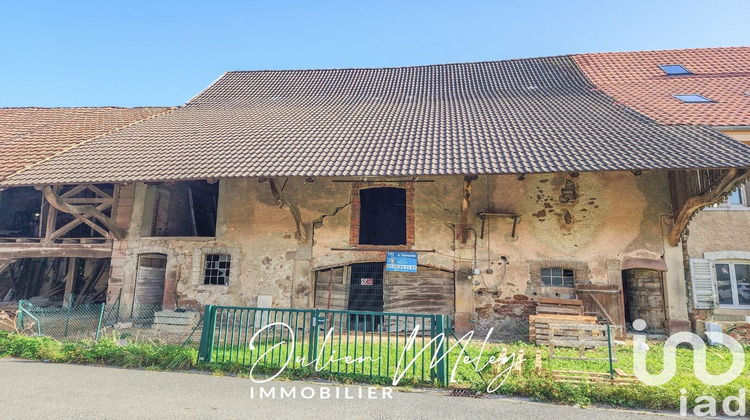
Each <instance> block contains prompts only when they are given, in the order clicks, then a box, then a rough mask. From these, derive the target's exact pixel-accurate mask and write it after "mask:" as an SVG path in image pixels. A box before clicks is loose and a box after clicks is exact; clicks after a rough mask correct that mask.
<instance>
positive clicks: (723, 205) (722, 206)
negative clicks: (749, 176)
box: [706, 185, 750, 210]
mask: <svg viewBox="0 0 750 420" xmlns="http://www.w3.org/2000/svg"><path fill="white" fill-rule="evenodd" d="M734 193H739V195H740V203H739V204H732V203H730V200H731V196H732V194H734ZM732 194H730V196H729V197H727V199H726V200H724V201H722V202H720V203H716V204H714V205H713V206H710V207H707V208H706V210H750V207H748V205H747V194H746V193H745V186H744V185H742V186H739V187H737V189H736V190H734V191H732Z"/></svg>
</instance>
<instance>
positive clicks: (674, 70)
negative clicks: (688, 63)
mask: <svg viewBox="0 0 750 420" xmlns="http://www.w3.org/2000/svg"><path fill="white" fill-rule="evenodd" d="M659 68H660V69H662V70H663V71H664V73H666V74H667V76H680V75H684V74H693V73H690V71H689V70H688V69H686V68H685V67H682V66H681V65H679V64H665V65H662V66H659Z"/></svg>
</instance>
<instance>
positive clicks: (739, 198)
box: [727, 188, 745, 206]
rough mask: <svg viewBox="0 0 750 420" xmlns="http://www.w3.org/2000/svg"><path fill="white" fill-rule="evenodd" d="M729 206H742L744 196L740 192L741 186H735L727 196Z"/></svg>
mask: <svg viewBox="0 0 750 420" xmlns="http://www.w3.org/2000/svg"><path fill="white" fill-rule="evenodd" d="M727 202H728V203H729V205H730V206H744V205H745V197H744V195H743V194H742V188H737V189H736V190H734V192H733V193H732V194H731V195H730V196H729V200H727Z"/></svg>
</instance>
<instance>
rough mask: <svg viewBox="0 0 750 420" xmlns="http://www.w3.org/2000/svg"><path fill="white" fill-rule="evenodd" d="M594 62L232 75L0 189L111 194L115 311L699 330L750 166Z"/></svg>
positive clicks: (706, 131) (503, 333) (719, 137)
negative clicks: (634, 96) (716, 222)
mask: <svg viewBox="0 0 750 420" xmlns="http://www.w3.org/2000/svg"><path fill="white" fill-rule="evenodd" d="M579 61H580V57H578V58H576V57H552V58H540V59H525V60H509V61H500V62H486V63H469V64H452V65H439V66H421V67H407V68H390V69H344V70H311V71H261V72H231V73H226V74H225V75H224V76H222V77H221V78H220V79H219V80H217V81H216V82H215V83H214V84H212V85H211V86H209V87H208V88H207V89H206V90H204V91H203V92H201V93H200V94H199V95H197V96H196V97H195V98H194V99H192V100H191V101H190V102H188V103H187V104H185V105H183V106H181V107H179V108H177V109H175V110H172V111H171V112H167V113H164V114H162V115H159V116H157V117H155V118H153V119H150V120H148V121H143V122H141V123H138V124H134V125H132V126H130V127H127V128H124V129H121V130H118V131H115V132H113V133H110V134H108V135H104V136H101V137H98V138H96V139H92V140H90V141H87V142H85V143H83V144H81V145H79V146H77V147H75V148H73V149H71V150H69V151H68V152H65V153H62V154H60V155H59V156H56V157H54V158H52V159H48V160H46V161H44V162H41V163H39V164H37V165H34V166H32V167H30V168H28V169H26V170H24V171H21V172H20V173H18V174H16V175H13V176H11V177H8V179H6V180H5V181H3V182H2V184H1V185H2V186H3V187H5V188H21V187H29V186H36V187H37V188H40V189H41V190H42V191H43V192H44V194H45V197H46V199H47V200H48V201H50V202H58V204H60V205H59V207H61V208H66V207H65V205H64V204H66V203H67V204H73V201H71V200H70V196H67V197H66V196H64V191H66V189H71V188H78V187H81V188H87V187H86V186H90V185H93V186H100V185H108V186H111V188H112V191H113V193H112V196H111V198H112V200H114V202H115V203H116V205H115V207H114V209H115V211H114V212H113V213H110V214H108V215H105V216H106V219H105V218H100V219H98V221H96V222H94V223H96V225H97V226H99V227H100V228H102V229H104V230H105V235H104V238H105V243H106V244H107V245H106V246H109V247H110V248H109V252H110V259H111V268H110V272H109V280H108V286H107V295H108V299H109V300H110V301H112V300H114V299H120V301H122V302H125V304H129V305H137V304H149V303H157V304H158V303H162V304H163V305H164V306H165V307H167V308H175V307H183V308H200V307H202V306H203V305H206V304H220V305H242V306H255V305H259V306H268V305H272V306H275V307H286V308H311V307H319V308H333V309H350V310H357V311H378V312H381V311H384V312H405V313H443V314H448V315H451V317H452V319H453V322H454V323H455V326H456V329H457V330H459V331H462V330H469V329H475V330H478V331H487V330H488V329H489V328H495V330H496V333H495V334H496V336H497V337H498V338H503V337H507V338H518V337H517V334H519V332H523V331H527V327H528V315H529V314H532V313H534V312H535V308H536V302H537V301H538V300H539V298H542V297H554V298H561V299H568V298H580V299H583V300H586V302H587V303H586V305H587V311H590V312H592V313H595V314H597V315H598V316H599V317H600V319H602V321H603V322H609V323H612V324H615V325H618V326H622V327H626V326H627V324H628V323H629V322H631V321H632V320H633V319H635V318H637V317H642V318H645V319H647V320H648V322H649V323H650V324H651V325H652V327H653V328H654V329H657V330H678V329H684V328H686V326H687V323H688V305H687V296H688V293H687V289H686V280H685V272H684V269H683V250H682V245H681V243H680V242H679V241H680V238H681V235H682V233H683V229H684V227H685V224H686V219H688V220H689V218H690V217H691V216H692V215H693V214H694V213H695V211H696V210H697V209H696V208H693V207H691V206H690V200H691V199H692V198H694V197H696V196H699V195H702V194H706V193H708V194H710V195H711V200H709V201H716V202H718V201H719V200H720V199H721V197H722V196H723V195H724V194H726V193H727V191H730V190H731V189H732V188H733V187H734V186H735V184H736V183H738V182H741V181H742V180H743V179H744V177H745V176H746V168H747V167H749V166H750V148H748V147H747V146H746V145H743V144H742V143H740V142H737V141H736V140H733V139H731V138H729V137H727V136H725V135H723V134H721V133H719V132H717V131H715V130H712V129H710V128H707V127H704V126H702V125H699V124H693V123H686V124H665V123H661V122H659V121H657V120H655V119H652V118H649V117H648V116H645V115H644V114H643V113H641V112H638V111H637V110H636V109H633V108H630V107H627V106H623V105H622V104H621V103H619V102H617V101H616V100H615V99H613V98H612V97H611V96H609V95H607V94H605V93H603V92H601V91H600V90H599V89H597V87H596V86H595V84H592V81H591V80H590V78H587V76H586V75H585V74H584V72H582V71H581V67H580V64H579ZM701 150H712V151H713V152H712V153H710V154H708V153H701V152H699V151H701ZM700 177H702V178H700ZM699 178H700V179H703V180H708V181H711V182H710V183H709V184H708V188H707V189H706V188H704V189H703V190H698V189H696V188H697V187H696V186H695V185H694V184H695V182H694V180H695V179H699ZM97 188H98V187H97ZM115 191H116V193H115ZM68 210H70V211H71V212H72V213H75V212H76V211H79V212H80V211H81V210H84V209H80V208H78V209H76V208H72V209H71V208H69V207H68ZM88 210H90V209H88ZM397 253H401V254H397ZM399 258H405V261H406V262H405V263H404V262H401V261H396V260H397V259H399ZM415 258H416V261H414V259H415ZM371 327H373V328H377V326H376V325H373V326H371Z"/></svg>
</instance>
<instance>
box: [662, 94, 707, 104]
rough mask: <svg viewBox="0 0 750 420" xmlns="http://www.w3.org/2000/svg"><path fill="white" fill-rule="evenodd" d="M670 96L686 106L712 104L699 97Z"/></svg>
mask: <svg viewBox="0 0 750 420" xmlns="http://www.w3.org/2000/svg"><path fill="white" fill-rule="evenodd" d="M672 96H674V97H675V98H677V99H679V100H681V101H682V102H685V103H688V104H699V103H706V102H713V101H712V100H710V99H708V98H705V97H703V96H701V95H672Z"/></svg>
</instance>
